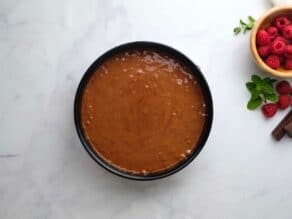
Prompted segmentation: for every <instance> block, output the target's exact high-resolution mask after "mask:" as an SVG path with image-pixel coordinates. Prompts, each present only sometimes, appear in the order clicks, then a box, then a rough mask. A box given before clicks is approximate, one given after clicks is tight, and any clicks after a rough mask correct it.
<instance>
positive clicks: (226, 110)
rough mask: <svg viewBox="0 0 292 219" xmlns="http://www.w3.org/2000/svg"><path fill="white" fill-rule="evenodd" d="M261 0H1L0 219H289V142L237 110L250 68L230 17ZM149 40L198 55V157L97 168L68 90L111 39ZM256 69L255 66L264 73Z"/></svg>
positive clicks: (254, 11)
mask: <svg viewBox="0 0 292 219" xmlns="http://www.w3.org/2000/svg"><path fill="white" fill-rule="evenodd" d="M269 7H270V5H269V3H268V1H266V0H257V1H255V0H246V1H234V0H222V1H193V0H172V1H167V0H159V1H157V0H147V1H146V0H144V1H135V0H127V1H126V0H115V1H114V0H112V1H106V0H83V1H81V0H79V1H78V0H63V1H58V0H51V1H39V0H27V1H21V0H1V1H0V75H1V77H0V100H1V101H0V218H1V219H19V218H21V219H51V218H52V219H59V218H60V219H61V218H62V219H64V218H71V219H73V218H74V219H75V218H76V219H77V218H78V219H79V218H80V219H81V218H82V219H83V218H99V219H108V218H109V219H137V218H139V219H213V218H214V219H218V218H220V219H234V218H236V219H238V218H239V219H241V218H242V219H247V218H249V219H250V218H252V219H261V218H264V219H275V218H277V219H278V218H279V219H290V218H292V210H291V209H292V145H291V140H290V139H288V138H285V139H283V141H281V142H280V143H277V142H275V141H274V140H273V139H272V138H271V136H270V132H271V130H272V129H273V128H274V126H275V125H276V124H277V123H278V122H279V121H280V120H281V119H282V117H283V116H284V114H285V113H283V112H281V113H279V114H278V115H277V116H276V117H275V118H273V119H271V120H265V119H264V118H263V117H262V115H261V112H260V111H256V112H250V111H248V110H246V107H245V106H246V102H247V100H248V98H249V97H248V95H249V94H248V92H247V91H246V89H245V87H244V83H245V82H246V81H247V80H248V79H249V78H250V75H251V74H252V73H255V72H259V73H260V71H259V69H258V68H257V67H256V66H255V65H254V64H253V62H252V59H251V57H250V54H249V45H248V42H249V36H248V34H246V35H240V36H237V37H234V36H233V34H232V30H233V27H234V26H235V25H237V24H238V20H239V18H245V17H247V16H248V15H253V16H255V17H258V16H259V15H261V14H262V13H263V12H264V11H265V10H266V9H268V8H269ZM135 40H148V41H157V42H162V43H164V44H168V45H171V46H173V47H175V48H177V49H179V50H180V51H182V52H183V53H185V54H186V55H187V56H189V57H190V58H191V59H192V60H193V61H194V62H195V63H197V64H198V65H199V66H200V68H201V70H202V71H203V72H204V74H205V76H206V78H207V80H208V82H209V85H210V87H211V90H212V93H213V98H214V107H215V119H214V123H213V129H212V132H211V135H210V137H209V140H208V142H207V144H206V146H205V148H204V149H203V151H202V152H201V154H200V155H199V156H198V157H197V159H196V160H195V161H194V162H193V163H192V164H191V165H189V166H188V167H187V168H185V169H184V170H182V171H181V172H179V173H177V174H175V175H173V176H171V177H169V178H166V179H162V180H159V181H152V182H135V181H129V180H126V179H122V178H119V177H117V176H113V175H111V174H110V173H108V172H106V171H105V170H103V169H102V168H100V167H99V166H98V165H97V164H96V163H95V162H94V161H93V160H92V159H91V158H90V157H89V156H88V154H87V153H86V152H85V150H84V149H83V147H82V145H81V143H80V141H79V139H78V137H77V135H76V132H75V128H74V122H73V99H74V94H75V91H76V87H77V85H78V82H79V80H80V78H81V77H82V75H83V73H84V72H85V70H86V69H87V67H88V66H89V65H90V64H91V63H92V62H93V61H94V60H95V59H96V58H97V57H98V56H99V55H101V54H102V53H103V52H105V51H106V50H108V49H109V48H111V47H113V46H116V45H118V44H121V43H124V42H128V41H135ZM261 74H263V73H261Z"/></svg>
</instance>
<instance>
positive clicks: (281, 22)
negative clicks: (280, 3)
mask: <svg viewBox="0 0 292 219" xmlns="http://www.w3.org/2000/svg"><path fill="white" fill-rule="evenodd" d="M288 24H290V20H289V19H288V18H286V17H285V16H279V17H277V18H276V19H275V21H274V25H275V26H276V27H277V28H279V29H280V30H281V29H283V28H284V27H285V26H287V25H288Z"/></svg>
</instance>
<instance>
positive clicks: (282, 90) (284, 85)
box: [276, 81, 292, 95]
mask: <svg viewBox="0 0 292 219" xmlns="http://www.w3.org/2000/svg"><path fill="white" fill-rule="evenodd" d="M276 91H277V92H278V94H282V95H283V94H284V95H285V94H290V93H291V92H292V88H291V86H290V84H289V82H288V81H280V82H279V83H278V84H277V86H276Z"/></svg>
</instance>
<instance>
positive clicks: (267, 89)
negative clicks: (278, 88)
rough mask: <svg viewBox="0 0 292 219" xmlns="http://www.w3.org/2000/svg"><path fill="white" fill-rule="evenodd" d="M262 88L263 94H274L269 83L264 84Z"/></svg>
mask: <svg viewBox="0 0 292 219" xmlns="http://www.w3.org/2000/svg"><path fill="white" fill-rule="evenodd" d="M262 90H263V93H264V94H275V91H274V88H273V86H271V85H270V84H265V85H264V86H263V89H262Z"/></svg>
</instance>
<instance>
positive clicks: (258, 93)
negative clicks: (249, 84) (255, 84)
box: [250, 89, 261, 100]
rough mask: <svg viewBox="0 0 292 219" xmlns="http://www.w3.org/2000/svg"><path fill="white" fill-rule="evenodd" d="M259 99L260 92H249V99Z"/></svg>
mask: <svg viewBox="0 0 292 219" xmlns="http://www.w3.org/2000/svg"><path fill="white" fill-rule="evenodd" d="M259 97H261V92H260V91H258V90H256V89H255V90H253V91H252V92H251V98H250V99H252V100H255V99H257V98H259Z"/></svg>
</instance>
